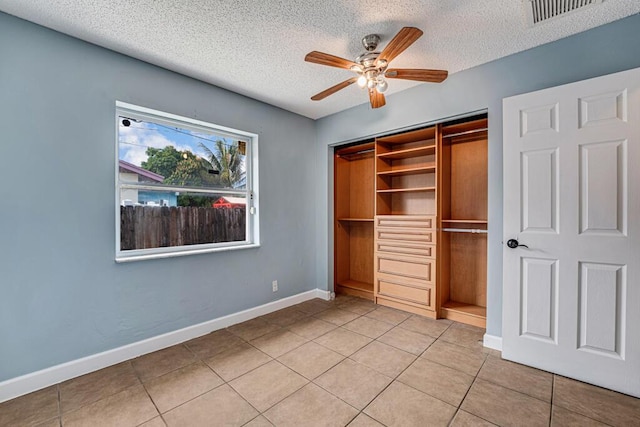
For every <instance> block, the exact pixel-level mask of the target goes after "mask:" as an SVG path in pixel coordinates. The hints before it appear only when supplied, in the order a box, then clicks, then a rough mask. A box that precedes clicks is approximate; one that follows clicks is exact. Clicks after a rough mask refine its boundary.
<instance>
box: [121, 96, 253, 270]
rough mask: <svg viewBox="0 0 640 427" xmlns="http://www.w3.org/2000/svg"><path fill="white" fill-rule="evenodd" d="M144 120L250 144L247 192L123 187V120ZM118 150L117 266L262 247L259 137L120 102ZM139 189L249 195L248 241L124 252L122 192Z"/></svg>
mask: <svg viewBox="0 0 640 427" xmlns="http://www.w3.org/2000/svg"><path fill="white" fill-rule="evenodd" d="M121 116H124V117H128V118H132V119H140V120H143V121H149V122H153V123H160V124H164V125H169V126H178V127H180V128H183V129H188V130H193V131H197V132H203V131H204V132H213V133H215V134H216V135H220V136H223V137H232V138H234V139H236V140H241V141H245V142H246V143H247V148H246V157H245V162H246V163H245V167H246V171H245V172H246V190H244V189H243V190H240V191H238V190H230V189H222V188H215V187H180V186H167V185H159V184H149V183H139V184H132V183H129V182H128V183H123V182H120V174H119V165H118V162H119V160H120V159H119V148H120V146H119V117H121ZM115 126H116V132H115V133H116V138H115V140H116V148H115V162H114V163H115V211H116V236H115V237H116V238H115V243H116V256H115V261H116V262H118V263H119V262H129V261H138V260H145V259H157V258H168V257H175V256H183V255H192V254H202V253H209V252H220V251H229V250H236V249H248V248H256V247H259V246H260V221H259V214H258V212H259V209H258V202H259V198H258V176H259V175H258V135H257V134H254V133H250V132H245V131H241V130H237V129H232V128H228V127H224V126H219V125H215V124H212V123H207V122H204V121H201V120H196V119H191V118H188V117H183V116H178V115H176V114H171V113H166V112H163V111H158V110H153V109H151V108H146V107H140V106H137V105H133V104H128V103H126V102H121V101H116V108H115ZM133 187H135V188H137V189H140V190H164V191H167V190H169V191H176V192H189V193H202V194H216V195H218V194H228V195H237V194H238V193H245V192H246V200H247V205H246V206H247V210H246V233H245V236H246V238H245V240H243V241H236V242H223V243H208V244H200V245H187V246H171V247H164V248H151V249H132V250H126V251H122V250H120V191H121V189H122V188H133Z"/></svg>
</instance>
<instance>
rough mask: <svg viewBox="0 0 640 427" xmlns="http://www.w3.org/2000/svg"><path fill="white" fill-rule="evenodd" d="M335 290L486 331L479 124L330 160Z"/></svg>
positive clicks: (395, 138)
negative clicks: (333, 218)
mask: <svg viewBox="0 0 640 427" xmlns="http://www.w3.org/2000/svg"><path fill="white" fill-rule="evenodd" d="M334 161H335V164H334V165H335V177H334V178H335V181H334V182H335V205H334V206H335V211H334V214H335V226H334V236H335V239H334V242H335V252H334V253H335V290H336V292H341V293H346V294H350V295H355V296H359V297H363V298H368V299H371V300H373V301H375V302H376V303H377V304H381V305H385V306H389V307H393V308H398V309H401V310H405V311H409V312H412V313H417V314H420V315H423V316H427V317H431V318H440V317H444V318H448V319H452V320H456V321H460V322H464V323H468V324H472V325H476V326H481V327H484V326H485V323H486V320H485V319H486V286H487V282H486V275H487V229H488V223H487V118H486V115H483V116H476V117H474V118H468V119H463V120H458V121H455V122H448V123H444V124H438V125H434V126H430V127H427V128H424V129H419V130H415V131H409V132H404V133H399V134H396V135H390V136H384V137H379V138H376V139H375V141H367V142H363V143H361V144H357V145H354V146H349V147H346V148H339V149H337V150H336V152H335V159H334Z"/></svg>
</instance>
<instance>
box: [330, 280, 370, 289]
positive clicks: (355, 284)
mask: <svg viewBox="0 0 640 427" xmlns="http://www.w3.org/2000/svg"><path fill="white" fill-rule="evenodd" d="M338 285H339V286H342V287H344V288H350V289H356V290H359V291H366V292H373V283H365V282H359V281H357V280H350V279H348V280H342V281H340V282H338Z"/></svg>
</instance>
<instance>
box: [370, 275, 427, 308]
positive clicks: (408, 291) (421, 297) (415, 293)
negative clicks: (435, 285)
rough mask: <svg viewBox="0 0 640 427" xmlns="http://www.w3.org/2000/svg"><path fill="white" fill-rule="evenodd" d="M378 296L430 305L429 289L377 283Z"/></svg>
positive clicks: (380, 281)
mask: <svg viewBox="0 0 640 427" xmlns="http://www.w3.org/2000/svg"><path fill="white" fill-rule="evenodd" d="M378 294H379V295H385V296H389V297H393V298H398V299H402V300H406V301H411V302H415V303H418V304H424V305H426V306H430V305H431V288H426V289H424V288H422V289H421V288H414V287H411V286H403V285H398V284H396V283H391V282H386V281H384V280H379V281H378Z"/></svg>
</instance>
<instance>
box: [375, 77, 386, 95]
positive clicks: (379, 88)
mask: <svg viewBox="0 0 640 427" xmlns="http://www.w3.org/2000/svg"><path fill="white" fill-rule="evenodd" d="M388 88H389V84H388V83H387V81H386V80H384V79H382V78H379V79H378V83H377V84H376V90H377V91H378V93H385V92H386V91H387V89H388Z"/></svg>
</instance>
